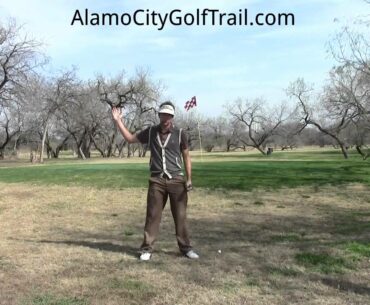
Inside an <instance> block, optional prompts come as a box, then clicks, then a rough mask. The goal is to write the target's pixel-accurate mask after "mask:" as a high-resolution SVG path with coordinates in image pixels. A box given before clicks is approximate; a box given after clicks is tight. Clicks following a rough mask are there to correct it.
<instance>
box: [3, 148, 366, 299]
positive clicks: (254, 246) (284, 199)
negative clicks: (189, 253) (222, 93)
mask: <svg viewBox="0 0 370 305" xmlns="http://www.w3.org/2000/svg"><path fill="white" fill-rule="evenodd" d="M191 156H192V161H193V186H194V190H193V191H191V192H190V193H189V204H188V224H189V229H190V233H191V240H192V243H193V246H194V248H195V249H196V250H197V252H198V253H199V254H200V259H198V260H189V259H187V258H185V257H183V256H182V255H181V254H180V253H179V252H178V248H177V244H176V237H175V228H174V223H173V219H172V216H171V212H170V209H169V206H166V207H165V210H164V212H163V216H162V222H161V229H160V234H159V238H158V240H157V242H156V244H155V251H154V253H153V258H152V259H151V260H150V261H149V262H142V261H139V260H138V249H139V246H140V243H141V242H142V237H143V226H144V221H145V208H146V196H147V194H146V192H147V186H148V176H149V170H148V162H149V158H148V157H146V158H138V157H133V158H129V159H127V158H123V159H119V158H107V159H103V158H97V157H96V158H94V157H93V158H91V159H89V160H77V159H73V158H72V157H71V156H70V155H68V154H66V153H65V154H62V155H61V156H60V158H59V159H51V160H45V162H44V164H37V165H35V164H34V165H32V164H31V163H30V162H29V161H27V160H25V159H24V160H22V159H20V160H16V161H10V160H4V161H2V162H0V232H1V234H0V304H1V305H12V304H20V305H49V304H52V305H88V304H89V305H90V304H91V305H101V304H104V305H119V304H120V305H121V304H124V305H126V304H127V305H131V304H137V305H141V304H148V305H149V304H151V305H159V304H178V305H179V304H181V305H190V304H191V305H195V304H220V305H221V304H222V305H225V304H240V305H241V304H253V305H259V304H269V305H275V304H281V305H283V304H319V305H329V304H330V305H345V304H346V305H347V304H361V305H368V304H369V302H370V285H369V278H370V208H369V207H370V164H369V161H364V160H362V158H361V156H360V155H358V154H357V153H356V152H355V151H349V159H347V160H345V159H343V156H342V155H341V153H340V151H338V150H335V149H329V148H320V149H319V148H310V149H295V150H292V151H275V152H274V153H273V154H272V155H271V156H268V157H266V156H262V155H261V154H258V153H256V152H253V151H252V152H230V153H222V152H219V153H218V152H214V153H203V154H202V155H200V154H199V153H198V152H192V153H191Z"/></svg>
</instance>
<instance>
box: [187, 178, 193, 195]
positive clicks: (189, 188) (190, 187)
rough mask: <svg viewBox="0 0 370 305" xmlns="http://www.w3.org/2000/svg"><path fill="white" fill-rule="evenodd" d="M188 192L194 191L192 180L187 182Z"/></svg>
mask: <svg viewBox="0 0 370 305" xmlns="http://www.w3.org/2000/svg"><path fill="white" fill-rule="evenodd" d="M186 190H187V191H188V192H190V191H192V190H193V184H192V183H191V180H188V181H187V182H186Z"/></svg>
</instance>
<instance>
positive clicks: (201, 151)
mask: <svg viewBox="0 0 370 305" xmlns="http://www.w3.org/2000/svg"><path fill="white" fill-rule="evenodd" d="M198 135H199V147H200V160H201V162H203V149H202V138H201V136H200V124H199V120H198Z"/></svg>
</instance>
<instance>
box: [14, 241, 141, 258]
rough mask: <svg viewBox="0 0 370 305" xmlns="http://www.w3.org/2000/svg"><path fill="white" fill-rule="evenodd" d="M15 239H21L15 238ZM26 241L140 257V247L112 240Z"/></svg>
mask: <svg viewBox="0 0 370 305" xmlns="http://www.w3.org/2000/svg"><path fill="white" fill-rule="evenodd" d="M13 240H19V239H14V238H13ZM21 241H24V242H32V243H40V244H55V245H61V244H62V245H67V246H79V247H86V248H90V249H94V250H99V251H108V252H113V253H122V254H126V255H128V256H132V257H135V258H136V257H138V248H135V247H132V246H128V245H117V244H114V243H110V242H91V241H83V240H45V239H43V240H21Z"/></svg>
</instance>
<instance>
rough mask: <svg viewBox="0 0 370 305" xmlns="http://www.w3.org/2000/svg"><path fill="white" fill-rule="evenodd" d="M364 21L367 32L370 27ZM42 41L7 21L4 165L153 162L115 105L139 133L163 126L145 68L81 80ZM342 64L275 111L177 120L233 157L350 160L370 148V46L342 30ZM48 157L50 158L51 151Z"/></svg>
mask: <svg viewBox="0 0 370 305" xmlns="http://www.w3.org/2000/svg"><path fill="white" fill-rule="evenodd" d="M364 22H365V26H369V23H366V21H364ZM41 48H42V44H41V43H39V42H38V41H36V40H34V39H29V38H28V36H27V35H24V34H22V28H21V27H19V26H18V25H17V23H16V22H15V21H14V20H11V21H9V22H8V23H7V24H0V159H3V158H5V156H7V155H15V156H16V155H17V153H18V151H19V150H20V149H21V148H22V147H23V148H25V147H26V148H27V149H30V151H31V160H32V161H34V162H35V161H37V162H43V160H44V158H45V157H47V158H58V157H59V154H60V152H61V151H62V150H65V149H69V150H72V151H73V152H74V154H75V155H76V157H79V158H82V159H86V158H90V156H91V152H92V151H93V150H94V151H97V152H99V154H100V155H101V156H102V157H105V158H106V157H113V156H116V157H130V156H132V155H134V154H137V155H139V156H145V154H146V150H147V148H146V147H145V145H144V146H143V145H140V144H134V145H132V144H131V145H130V144H129V143H127V142H126V141H125V140H124V139H123V138H122V137H121V136H120V134H119V132H118V131H117V129H116V127H115V125H114V123H113V121H112V117H111V111H110V108H111V107H109V106H119V107H122V108H123V109H124V113H125V123H126V125H127V126H128V128H129V129H130V131H131V132H133V133H135V132H138V131H140V130H143V129H144V128H146V127H147V126H150V125H152V124H155V123H156V122H157V112H156V109H157V107H158V105H159V104H160V103H161V102H163V99H164V97H163V91H164V89H163V85H162V84H161V83H160V82H159V81H155V80H153V79H152V77H151V76H150V73H148V71H146V70H143V69H137V71H136V72H135V73H134V75H132V76H127V75H126V74H125V73H124V72H122V73H119V74H117V75H116V76H114V77H109V78H107V77H105V76H103V75H96V76H95V77H94V78H93V79H90V80H88V81H83V80H81V79H79V78H78V76H77V73H76V69H74V68H71V69H69V70H65V71H59V72H56V73H53V74H52V75H46V74H45V73H42V67H45V66H46V65H47V64H48V61H47V57H46V56H45V54H43V53H42V52H41ZM329 51H330V54H331V55H332V56H333V57H334V59H335V60H336V65H335V66H334V67H333V68H332V69H331V70H330V71H329V73H328V81H327V82H326V83H325V84H324V85H323V86H322V87H321V88H314V87H313V85H311V84H309V83H307V82H306V81H305V80H304V79H302V78H298V79H296V80H295V81H293V82H291V83H290V84H289V86H287V88H286V95H287V98H288V99H289V102H285V103H280V104H279V105H271V103H269V102H268V101H266V100H265V99H263V98H256V99H250V98H240V99H236V100H234V101H233V102H231V103H228V104H225V105H224V108H225V112H224V115H222V116H218V117H213V118H208V117H204V116H202V115H201V114H199V113H197V112H196V111H193V110H191V111H189V112H188V113H186V112H185V111H184V110H183V109H182V107H181V105H180V106H179V107H177V108H178V109H177V110H178V111H177V113H178V114H177V115H176V124H179V125H180V126H182V127H183V128H184V129H185V130H186V131H187V133H188V138H189V144H190V148H191V149H197V148H199V144H200V143H199V135H201V139H202V149H204V150H206V151H209V152H210V151H212V150H215V149H221V150H224V151H232V150H236V149H242V150H246V149H248V148H253V149H256V150H257V151H259V152H260V153H261V154H264V155H265V154H267V153H268V152H271V151H272V150H271V148H275V149H277V148H279V149H283V150H284V149H293V148H295V147H298V146H301V145H319V146H324V145H333V146H334V147H337V148H338V149H340V151H341V152H342V154H343V156H344V158H348V149H349V148H350V147H355V148H356V150H357V152H358V153H359V154H361V156H362V157H363V159H366V158H368V157H369V155H370V154H369V151H368V149H367V144H369V143H370V41H369V39H368V37H366V36H365V35H364V34H362V33H360V32H356V31H354V30H351V29H350V28H349V27H345V28H343V29H342V30H341V31H340V32H339V33H338V34H337V35H336V36H335V37H334V38H333V39H332V40H331V41H330V43H329ZM45 153H46V155H44V154H45Z"/></svg>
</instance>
